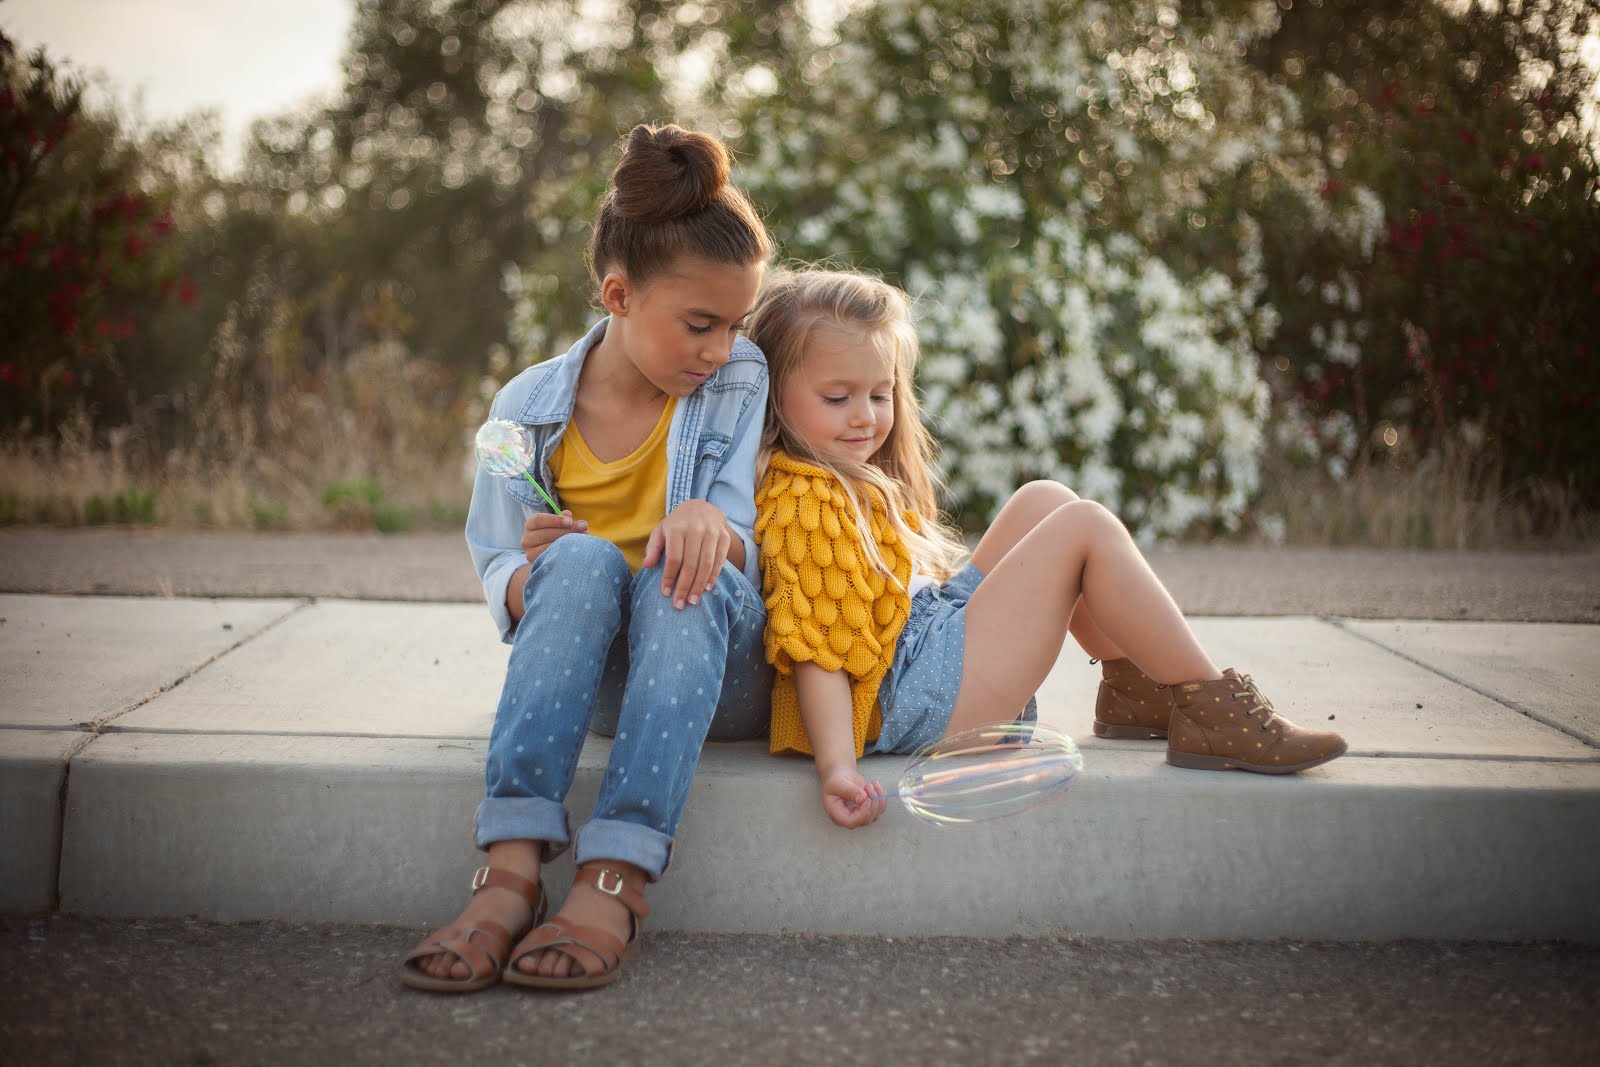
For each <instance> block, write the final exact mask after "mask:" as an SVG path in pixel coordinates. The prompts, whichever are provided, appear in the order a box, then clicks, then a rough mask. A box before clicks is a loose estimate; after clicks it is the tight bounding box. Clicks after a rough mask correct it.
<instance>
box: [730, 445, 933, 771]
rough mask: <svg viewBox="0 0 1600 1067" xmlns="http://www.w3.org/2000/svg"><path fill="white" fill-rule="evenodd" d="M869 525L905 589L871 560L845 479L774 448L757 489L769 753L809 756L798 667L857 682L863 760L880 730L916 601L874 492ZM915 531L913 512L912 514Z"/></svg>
mask: <svg viewBox="0 0 1600 1067" xmlns="http://www.w3.org/2000/svg"><path fill="white" fill-rule="evenodd" d="M868 521H869V525H870V527H871V530H872V536H873V539H874V540H875V541H877V543H878V549H879V551H880V553H881V554H882V556H883V559H884V562H886V563H888V564H889V568H890V570H892V571H893V572H894V576H895V579H896V580H897V581H898V582H899V585H898V586H895V585H893V584H892V583H890V582H889V581H888V580H887V579H886V578H885V577H884V576H883V574H881V573H879V572H878V571H877V570H875V569H874V568H873V567H872V565H871V564H870V563H869V562H868V557H867V555H866V553H865V552H864V551H863V545H862V540H861V531H860V528H859V527H858V526H857V525H856V512H855V509H854V507H853V506H852V505H851V503H850V497H849V496H848V495H847V494H846V493H845V491H844V487H843V485H841V484H840V482H839V480H838V478H836V477H834V476H833V475H832V474H830V473H829V472H827V471H825V470H823V469H822V468H821V467H816V466H812V465H811V464H809V463H802V462H800V461H799V460H797V459H795V458H794V457H792V456H790V455H789V454H788V453H786V452H781V451H780V452H776V453H774V454H773V456H772V460H771V462H770V463H769V465H768V467H767V473H766V476H765V477H764V478H763V479H762V480H761V486H760V487H759V488H758V489H757V490H756V529H755V533H756V543H757V544H758V545H760V547H761V572H762V583H761V587H762V595H763V596H764V597H765V598H766V602H767V633H766V643H767V660H768V662H770V663H771V664H772V665H773V666H774V667H775V668H776V676H775V679H774V681H773V686H772V751H773V752H774V753H775V754H783V753H788V752H797V753H803V754H805V755H811V754H812V750H811V740H810V738H809V737H807V736H806V728H805V723H804V722H803V721H802V719H801V718H800V701H799V697H798V694H797V693H796V690H795V684H794V668H795V664H797V663H815V664H817V665H818V666H820V667H822V668H824V669H826V670H830V671H837V670H843V671H845V672H846V673H847V674H848V675H849V676H850V705H851V712H852V723H853V726H854V732H855V742H856V755H857V756H860V755H861V754H862V752H863V751H864V750H865V747H866V744H867V742H868V741H871V740H874V739H875V738H877V736H878V731H879V729H880V728H881V727H882V725H883V718H882V715H881V714H880V713H879V710H878V686H879V684H880V683H881V682H882V681H883V676H884V674H885V673H887V672H888V670H889V664H890V662H891V661H892V660H893V659H894V649H895V642H896V641H897V640H899V637H900V631H901V629H903V628H904V627H905V624H906V613H907V612H908V611H909V610H910V607H911V598H910V596H909V595H908V594H907V593H906V591H905V590H906V588H907V586H908V584H909V582H910V578H911V554H910V552H909V551H908V550H907V549H906V545H905V543H904V542H903V541H902V540H901V539H900V538H899V536H898V535H897V534H896V533H895V531H894V527H893V526H891V525H890V523H889V520H888V515H887V513H886V512H885V510H884V505H883V501H882V499H881V497H879V496H878V494H877V493H875V492H874V493H872V515H871V517H870V519H869V520H868ZM907 521H908V523H910V524H911V526H912V529H916V528H917V527H916V519H915V516H907Z"/></svg>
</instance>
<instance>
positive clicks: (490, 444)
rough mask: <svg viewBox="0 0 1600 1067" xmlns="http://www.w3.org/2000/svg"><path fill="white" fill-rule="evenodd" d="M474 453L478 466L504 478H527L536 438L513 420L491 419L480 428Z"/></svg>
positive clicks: (474, 442)
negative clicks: (523, 475)
mask: <svg viewBox="0 0 1600 1067" xmlns="http://www.w3.org/2000/svg"><path fill="white" fill-rule="evenodd" d="M473 449H474V450H475V451H476V452H477V453H478V463H479V465H480V466H482V467H483V469H484V470H486V471H488V472H489V473H490V474H498V475H499V476H500V477H502V478H515V477H516V476H517V475H519V474H526V473H527V472H528V468H529V467H531V466H533V437H532V435H530V434H529V433H528V431H527V430H526V429H525V428H524V427H523V426H522V425H521V424H520V423H515V422H512V421H511V420H510V419H490V420H489V421H488V422H486V423H484V424H483V425H482V426H480V427H478V436H477V438H476V439H474V441H473Z"/></svg>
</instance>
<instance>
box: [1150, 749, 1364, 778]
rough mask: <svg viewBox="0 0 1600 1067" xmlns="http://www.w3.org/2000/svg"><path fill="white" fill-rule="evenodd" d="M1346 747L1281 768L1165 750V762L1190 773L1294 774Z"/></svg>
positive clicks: (1333, 756)
mask: <svg viewBox="0 0 1600 1067" xmlns="http://www.w3.org/2000/svg"><path fill="white" fill-rule="evenodd" d="M1349 747H1350V746H1348V745H1340V746H1339V750H1338V751H1337V752H1330V753H1328V754H1327V755H1325V756H1318V757H1317V758H1316V759H1309V760H1305V761H1304V762H1302V763H1295V764H1291V765H1288V766H1282V767H1263V766H1261V765H1260V764H1257V763H1246V762H1245V761H1243V760H1233V759H1228V758H1227V757H1226V756H1202V755H1200V754H1198V753H1195V752H1173V751H1172V750H1171V749H1168V750H1167V762H1168V763H1170V764H1171V765H1172V766H1174V767H1184V768H1187V769H1188V770H1191V771H1251V772H1253V773H1255V774H1295V773H1296V772H1298V771H1306V770H1310V769H1311V768H1312V767H1320V766H1322V765H1323V764H1324V763H1327V762H1328V761H1329V760H1336V759H1338V758H1339V757H1340V756H1342V755H1344V754H1345V752H1347V751H1349Z"/></svg>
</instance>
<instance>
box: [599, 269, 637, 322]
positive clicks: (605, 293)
mask: <svg viewBox="0 0 1600 1067" xmlns="http://www.w3.org/2000/svg"><path fill="white" fill-rule="evenodd" d="M633 295H634V294H633V287H632V286H630V285H629V284H628V279H626V278H624V277H623V276H622V275H620V274H618V273H617V272H615V271H612V272H610V273H608V274H607V275H606V276H605V277H604V278H602V279H600V305H601V306H602V307H604V308H605V309H606V310H607V311H609V312H610V313H611V314H613V315H621V316H623V317H626V316H627V314H628V310H629V307H630V305H631V304H632V302H633Z"/></svg>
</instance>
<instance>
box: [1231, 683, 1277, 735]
mask: <svg viewBox="0 0 1600 1067" xmlns="http://www.w3.org/2000/svg"><path fill="white" fill-rule="evenodd" d="M1239 680H1240V681H1241V682H1243V683H1244V692H1242V693H1235V694H1233V699H1235V700H1245V701H1249V703H1250V707H1249V708H1248V709H1247V710H1246V711H1245V715H1246V716H1248V717H1250V718H1252V719H1253V718H1255V717H1256V712H1258V711H1259V712H1265V713H1266V716H1267V717H1266V718H1264V719H1262V720H1261V728H1262V729H1263V730H1265V729H1266V728H1267V727H1268V726H1270V725H1272V720H1273V719H1276V718H1277V717H1278V709H1276V708H1274V707H1273V706H1272V701H1270V700H1268V699H1267V698H1266V697H1265V696H1263V695H1262V694H1261V690H1259V689H1257V688H1256V683H1255V679H1253V678H1251V677H1250V676H1249V675H1248V674H1246V675H1242V676H1240V678H1239Z"/></svg>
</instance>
